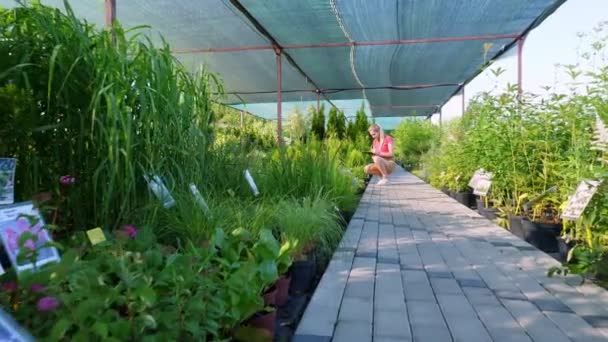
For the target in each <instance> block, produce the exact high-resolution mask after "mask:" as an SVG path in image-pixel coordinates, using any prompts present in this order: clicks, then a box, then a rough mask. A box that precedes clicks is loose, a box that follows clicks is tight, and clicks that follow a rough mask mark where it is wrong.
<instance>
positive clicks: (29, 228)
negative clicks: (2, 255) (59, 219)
mask: <svg viewBox="0 0 608 342" xmlns="http://www.w3.org/2000/svg"><path fill="white" fill-rule="evenodd" d="M23 234H28V236H31V238H29V239H27V240H25V241H20V240H22V239H23V238H22V235H23ZM0 238H1V239H2V245H3V246H4V250H5V251H6V253H7V254H8V258H9V260H10V261H11V264H12V266H13V268H14V269H15V270H16V272H17V273H20V272H22V271H25V270H29V269H35V268H38V267H40V266H42V265H45V264H48V263H50V262H57V261H59V260H60V257H59V252H58V251H57V248H55V247H52V246H45V244H47V243H49V242H52V241H53V240H52V239H51V237H50V235H49V232H48V231H47V230H46V229H44V221H43V220H42V217H41V216H40V214H39V213H38V210H36V209H35V208H34V205H33V204H32V202H25V203H19V204H15V205H12V206H10V207H6V208H2V209H0ZM20 242H21V243H20ZM30 250H31V251H36V253H35V254H34V255H35V257H36V259H35V260H34V261H33V262H32V260H31V258H26V259H23V260H21V259H20V258H19V255H20V254H23V255H25V254H28V253H29V251H30Z"/></svg>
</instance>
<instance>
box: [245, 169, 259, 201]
mask: <svg viewBox="0 0 608 342" xmlns="http://www.w3.org/2000/svg"><path fill="white" fill-rule="evenodd" d="M245 179H247V182H248V183H249V186H250V187H251V191H253V195H254V196H258V195H259V194H260V192H259V191H258V187H257V185H255V182H254V181H253V177H252V176H251V173H249V169H247V170H245Z"/></svg>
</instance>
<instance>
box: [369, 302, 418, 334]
mask: <svg viewBox="0 0 608 342" xmlns="http://www.w3.org/2000/svg"><path fill="white" fill-rule="evenodd" d="M404 309H405V307H404ZM378 337H393V338H399V339H401V340H411V339H412V333H411V331H410V323H409V319H408V316H407V312H406V311H405V310H403V311H384V310H377V311H376V312H375V314H374V341H376V340H377V338H378Z"/></svg>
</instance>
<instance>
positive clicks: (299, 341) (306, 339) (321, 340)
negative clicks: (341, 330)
mask: <svg viewBox="0 0 608 342" xmlns="http://www.w3.org/2000/svg"><path fill="white" fill-rule="evenodd" d="M291 341H292V342H331V336H316V335H294V336H293V338H292V340H291Z"/></svg>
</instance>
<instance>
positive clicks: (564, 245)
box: [557, 238, 574, 261]
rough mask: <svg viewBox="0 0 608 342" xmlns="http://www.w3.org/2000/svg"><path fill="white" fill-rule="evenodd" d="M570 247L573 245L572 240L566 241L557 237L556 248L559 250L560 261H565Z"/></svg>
mask: <svg viewBox="0 0 608 342" xmlns="http://www.w3.org/2000/svg"><path fill="white" fill-rule="evenodd" d="M572 247H574V244H573V243H572V242H570V243H568V242H566V241H565V240H564V239H562V238H557V250H558V251H559V257H560V259H561V260H562V261H566V259H567V258H568V253H570V250H571V249H572Z"/></svg>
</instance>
